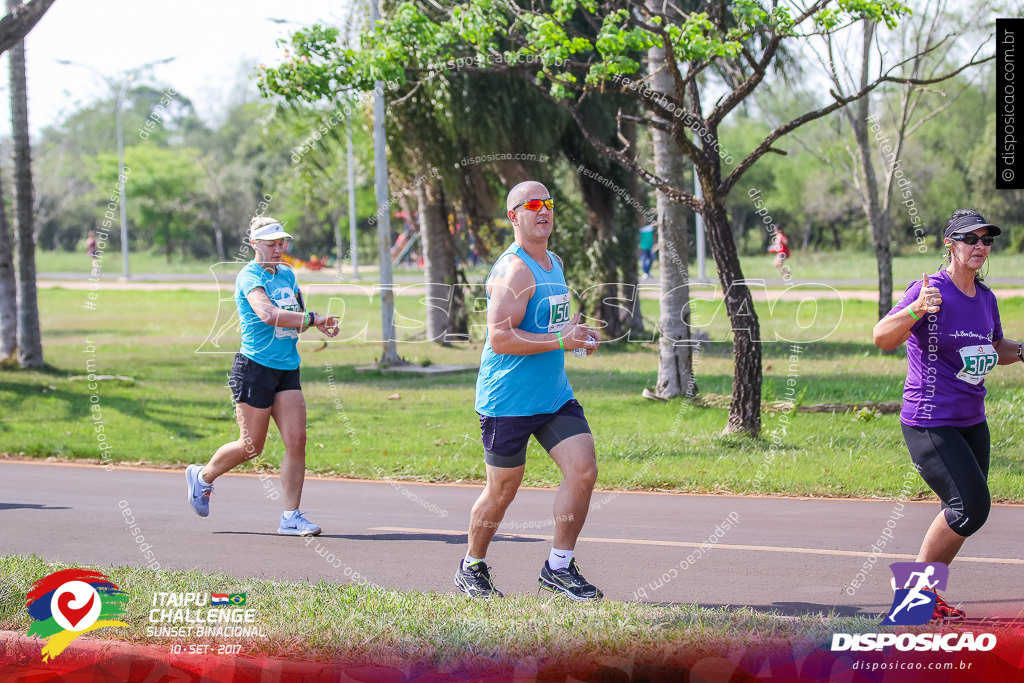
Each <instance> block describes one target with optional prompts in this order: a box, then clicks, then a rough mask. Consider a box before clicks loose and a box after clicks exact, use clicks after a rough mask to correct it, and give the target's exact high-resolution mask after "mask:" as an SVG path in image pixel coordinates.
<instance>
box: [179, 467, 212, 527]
mask: <svg viewBox="0 0 1024 683" xmlns="http://www.w3.org/2000/svg"><path fill="white" fill-rule="evenodd" d="M202 471H203V468H202V467H200V466H199V465H189V466H188V467H186V468H185V482H186V483H187V484H188V502H189V504H190V505H191V506H192V509H193V510H195V511H196V514H197V515H199V516H200V517H209V516H210V494H211V493H213V484H204V483H202V482H201V481H199V473H200V472H202Z"/></svg>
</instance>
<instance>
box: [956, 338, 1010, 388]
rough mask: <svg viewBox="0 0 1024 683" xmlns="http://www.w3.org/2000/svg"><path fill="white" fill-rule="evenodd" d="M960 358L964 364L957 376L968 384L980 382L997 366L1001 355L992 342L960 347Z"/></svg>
mask: <svg viewBox="0 0 1024 683" xmlns="http://www.w3.org/2000/svg"><path fill="white" fill-rule="evenodd" d="M960 358H962V359H963V361H964V366H963V368H961V369H960V372H958V373H956V378H957V379H959V380H962V381H964V382H967V383H968V384H980V383H981V381H982V380H984V379H985V375H987V374H988V373H989V372H991V371H992V368H994V367H995V366H996V362H997V361H998V360H999V355H998V354H996V350H995V347H993V346H992V345H991V344H979V345H975V346H965V347H963V348H962V349H960Z"/></svg>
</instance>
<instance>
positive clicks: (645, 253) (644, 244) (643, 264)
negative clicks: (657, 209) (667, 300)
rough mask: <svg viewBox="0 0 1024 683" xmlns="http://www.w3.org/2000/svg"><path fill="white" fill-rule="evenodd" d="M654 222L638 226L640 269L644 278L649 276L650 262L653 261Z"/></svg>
mask: <svg viewBox="0 0 1024 683" xmlns="http://www.w3.org/2000/svg"><path fill="white" fill-rule="evenodd" d="M653 250H654V224H653V223H651V224H649V225H645V226H644V227H642V228H640V269H641V270H643V275H642V277H643V278H644V279H645V280H646V279H648V278H650V277H651V264H653V263H654V251H653Z"/></svg>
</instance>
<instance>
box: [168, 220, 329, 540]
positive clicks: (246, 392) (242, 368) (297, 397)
mask: <svg viewBox="0 0 1024 683" xmlns="http://www.w3.org/2000/svg"><path fill="white" fill-rule="evenodd" d="M288 239H291V235H289V234H288V233H287V232H285V231H284V228H282V227H281V224H280V223H278V221H277V220H275V219H273V218H269V217H257V218H253V219H252V222H251V224H250V227H249V242H250V244H252V248H253V250H254V252H255V256H254V257H253V260H252V261H250V262H249V263H247V264H246V265H245V266H243V267H242V269H241V270H240V271H239V273H238V276H237V277H236V278H235V304H236V305H237V306H238V320H239V324H240V325H241V328H242V348H241V350H240V351H239V352H238V353H237V354H235V362H234V365H233V366H232V367H231V373H230V375H229V376H228V386H230V387H231V393H232V398H233V399H234V402H235V418H236V420H237V421H238V427H239V430H240V436H239V437H238V440H236V441H232V442H230V443H226V444H224V445H223V446H221V447H220V448H218V449H217V452H216V453H214V454H213V457H212V458H211V459H210V462H208V463H207V464H206V466H205V467H203V466H200V465H189V466H188V467H187V468H186V469H185V480H186V483H187V484H188V501H189V503H190V504H191V505H192V509H193V510H195V512H196V514H197V515H199V516H200V517H206V516H208V515H209V514H210V494H212V493H213V482H214V481H215V480H216V479H217V477H219V476H220V475H222V474H224V473H225V472H228V471H229V470H231V469H233V468H234V467H236V466H237V465H239V464H241V463H243V462H245V461H246V460H251V459H252V458H255V457H256V456H258V455H259V454H260V453H262V452H263V444H264V442H265V441H266V438H267V430H268V429H269V427H270V419H271V418H273V419H274V424H276V425H277V429H278V431H279V432H280V433H281V441H282V442H283V443H284V458H283V459H282V461H281V488H282V489H283V491H284V500H283V502H284V507H285V510H284V512H282V513H281V519H280V523H279V524H278V527H277V533H279V534H281V535H284V536H316V535H317V534H319V533H320V527H319V526H317V525H316V524H313V523H312V522H310V521H309V520H308V519H306V517H305V515H303V513H302V512H301V511H300V510H299V501H300V499H301V497H302V483H303V480H304V479H305V476H306V401H305V398H303V396H302V387H301V385H300V383H299V352H298V349H297V348H296V346H297V344H298V340H299V333H300V332H305V331H306V330H308V329H310V328H312V327H315V328H317V329H318V330H320V331H321V332H323V333H324V334H325V335H327V336H328V337H334V336H337V334H338V317H337V316H334V315H330V316H323V315H319V314H317V313H316V312H314V311H306V310H305V306H304V304H303V300H302V293H301V292H300V291H299V286H298V284H297V283H296V281H295V273H294V272H293V271H292V269H291V268H290V267H288V266H286V265H285V264H283V263H282V262H281V257H282V255H283V254H284V250H285V246H286V244H287V242H286V240H288Z"/></svg>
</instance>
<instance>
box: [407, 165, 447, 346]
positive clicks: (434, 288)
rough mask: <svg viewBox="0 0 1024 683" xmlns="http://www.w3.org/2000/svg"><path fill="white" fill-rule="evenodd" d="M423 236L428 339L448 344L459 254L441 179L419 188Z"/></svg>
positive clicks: (417, 189) (418, 198) (418, 199)
mask: <svg viewBox="0 0 1024 683" xmlns="http://www.w3.org/2000/svg"><path fill="white" fill-rule="evenodd" d="M416 203H417V207H418V212H419V224H420V239H421V240H422V241H423V277H424V281H425V284H426V287H427V295H426V300H425V303H426V306H427V341H432V342H437V343H439V344H441V345H444V346H447V345H448V341H447V333H448V331H449V330H448V313H449V310H448V303H449V292H450V291H451V289H452V283H453V282H454V279H455V277H454V274H455V254H454V253H453V250H452V241H451V237H450V235H449V234H448V222H447V221H446V220H445V207H444V191H443V189H442V188H441V184H440V181H437V180H433V181H430V182H422V183H420V185H419V186H418V187H417V188H416Z"/></svg>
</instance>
